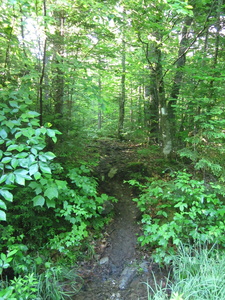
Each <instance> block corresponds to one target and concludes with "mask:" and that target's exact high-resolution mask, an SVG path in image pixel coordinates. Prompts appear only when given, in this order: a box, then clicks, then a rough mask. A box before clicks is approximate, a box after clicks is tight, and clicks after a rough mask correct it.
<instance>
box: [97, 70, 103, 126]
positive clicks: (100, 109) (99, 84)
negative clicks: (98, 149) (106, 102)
mask: <svg viewBox="0 0 225 300" xmlns="http://www.w3.org/2000/svg"><path fill="white" fill-rule="evenodd" d="M98 88H99V99H100V100H98V130H101V129H102V104H101V94H102V81H101V77H100V75H99V79H98Z"/></svg>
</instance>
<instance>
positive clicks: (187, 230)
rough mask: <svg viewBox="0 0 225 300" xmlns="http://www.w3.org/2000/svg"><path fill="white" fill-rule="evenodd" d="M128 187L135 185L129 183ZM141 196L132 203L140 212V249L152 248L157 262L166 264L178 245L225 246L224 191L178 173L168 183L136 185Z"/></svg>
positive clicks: (160, 181) (186, 174)
mask: <svg viewBox="0 0 225 300" xmlns="http://www.w3.org/2000/svg"><path fill="white" fill-rule="evenodd" d="M130 184H132V185H138V182H136V181H134V180H131V181H130ZM139 187H140V188H142V190H143V193H142V194H141V196H140V197H139V198H136V199H134V201H136V202H137V205H138V207H139V208H140V210H141V211H142V212H143V216H142V221H141V222H142V226H143V235H142V236H140V237H139V241H140V242H141V245H142V246H144V245H149V246H151V247H152V248H154V249H155V250H154V254H153V257H154V258H155V260H156V261H157V262H162V261H164V262H166V263H169V262H170V260H171V258H172V256H173V255H174V254H175V252H176V248H177V247H178V246H179V244H180V243H181V242H186V241H195V240H199V241H201V242H202V243H204V242H205V241H209V242H211V243H212V244H213V243H218V244H220V245H223V244H224V243H225V236H224V231H225V222H224V214H225V204H224V202H223V195H224V189H223V186H221V185H220V184H215V183H207V184H206V183H205V182H204V181H199V180H197V179H195V178H193V176H192V175H191V174H188V173H187V172H185V171H183V172H178V173H176V174H174V175H173V177H172V178H171V180H170V181H164V180H157V181H152V182H151V183H149V184H148V185H145V186H143V185H139Z"/></svg>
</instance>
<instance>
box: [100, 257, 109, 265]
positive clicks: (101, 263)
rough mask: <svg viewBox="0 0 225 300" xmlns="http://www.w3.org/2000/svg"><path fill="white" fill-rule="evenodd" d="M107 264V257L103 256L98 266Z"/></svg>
mask: <svg viewBox="0 0 225 300" xmlns="http://www.w3.org/2000/svg"><path fill="white" fill-rule="evenodd" d="M108 262H109V258H108V256H104V257H102V258H101V259H100V260H99V264H100V265H105V264H108Z"/></svg>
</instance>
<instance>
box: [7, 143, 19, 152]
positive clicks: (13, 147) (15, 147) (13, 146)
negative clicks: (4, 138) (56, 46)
mask: <svg viewBox="0 0 225 300" xmlns="http://www.w3.org/2000/svg"><path fill="white" fill-rule="evenodd" d="M17 148H18V145H16V144H14V145H10V146H9V147H8V148H7V151H13V150H15V149H17Z"/></svg>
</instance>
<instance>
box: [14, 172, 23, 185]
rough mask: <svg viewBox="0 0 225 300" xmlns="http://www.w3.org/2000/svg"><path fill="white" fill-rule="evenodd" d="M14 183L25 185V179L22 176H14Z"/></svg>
mask: <svg viewBox="0 0 225 300" xmlns="http://www.w3.org/2000/svg"><path fill="white" fill-rule="evenodd" d="M15 181H16V183H18V184H19V185H25V178H24V176H23V175H20V174H15Z"/></svg>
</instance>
